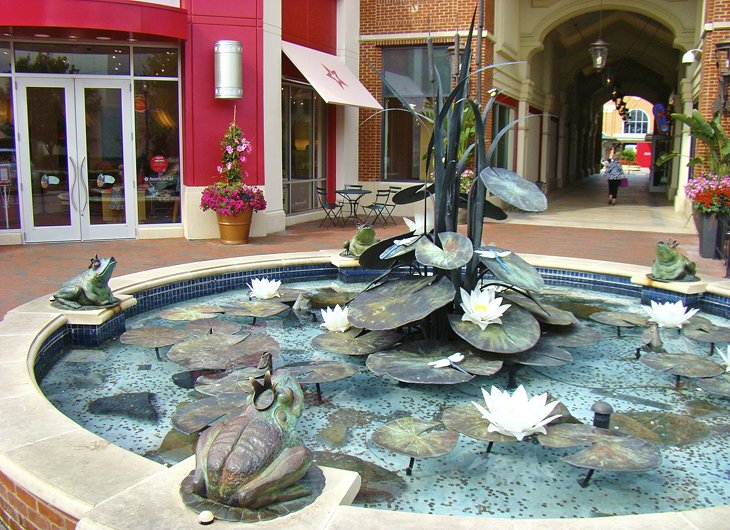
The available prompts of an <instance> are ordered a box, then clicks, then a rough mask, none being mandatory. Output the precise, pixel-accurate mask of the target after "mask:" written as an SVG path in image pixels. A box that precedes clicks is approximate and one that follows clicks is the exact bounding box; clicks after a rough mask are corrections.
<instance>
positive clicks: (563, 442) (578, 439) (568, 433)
mask: <svg viewBox="0 0 730 530" xmlns="http://www.w3.org/2000/svg"><path fill="white" fill-rule="evenodd" d="M545 430H546V433H545V434H538V435H537V440H538V442H540V445H544V446H545V447H551V448H553V449H564V448H566V447H576V446H579V445H588V444H592V443H595V442H597V441H599V440H601V439H602V438H605V437H610V436H614V434H613V433H612V432H611V431H609V430H607V429H600V428H598V427H593V426H592V425H584V424H579V423H559V424H552V425H548V426H547V427H546V428H545Z"/></svg>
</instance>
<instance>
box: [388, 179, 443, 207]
mask: <svg viewBox="0 0 730 530" xmlns="http://www.w3.org/2000/svg"><path fill="white" fill-rule="evenodd" d="M433 190H434V184H433V183H431V184H429V185H428V186H426V187H425V189H424V185H423V184H417V185H416V186H409V187H407V188H405V189H402V190H400V191H399V192H398V193H396V194H395V195H393V198H392V201H393V204H412V203H414V202H418V201H422V200H423V199H424V198H426V196H427V195H430V194H432V193H433Z"/></svg>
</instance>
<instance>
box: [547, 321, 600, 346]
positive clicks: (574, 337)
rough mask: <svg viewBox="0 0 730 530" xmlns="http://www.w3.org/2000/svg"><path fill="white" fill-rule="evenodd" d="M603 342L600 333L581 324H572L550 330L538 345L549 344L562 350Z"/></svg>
mask: <svg viewBox="0 0 730 530" xmlns="http://www.w3.org/2000/svg"><path fill="white" fill-rule="evenodd" d="M602 340H603V337H602V336H601V332H600V331H598V330H597V329H593V328H589V327H588V326H585V325H583V324H580V323H579V324H573V325H571V326H564V327H559V328H550V329H549V330H547V331H546V332H545V333H544V334H543V336H542V338H541V339H540V344H546V345H547V344H549V345H551V346H558V347H563V348H579V347H581V346H592V345H593V344H598V343H599V342H601V341H602Z"/></svg>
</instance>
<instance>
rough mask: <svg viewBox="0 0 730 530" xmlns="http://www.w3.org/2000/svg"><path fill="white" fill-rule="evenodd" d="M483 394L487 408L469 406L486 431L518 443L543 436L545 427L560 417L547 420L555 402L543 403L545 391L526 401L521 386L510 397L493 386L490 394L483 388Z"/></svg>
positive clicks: (555, 416) (477, 405)
mask: <svg viewBox="0 0 730 530" xmlns="http://www.w3.org/2000/svg"><path fill="white" fill-rule="evenodd" d="M482 394H483V395H484V403H485V404H486V405H487V408H484V407H482V406H481V405H480V404H479V403H476V402H474V401H472V402H471V403H472V405H474V406H475V407H476V408H477V410H478V411H479V412H480V413H481V415H482V416H483V417H484V419H485V420H487V421H488V422H489V427H487V430H488V431H489V432H498V433H499V434H504V435H505V436H514V437H515V438H517V440H520V441H521V440H522V439H523V438H524V437H525V436H530V435H531V434H534V433H536V432H539V433H542V434H545V425H547V424H548V423H550V422H551V421H553V420H554V419H556V418H559V417H560V416H561V415H560V414H555V415H553V416H550V417H548V414H550V413H551V412H552V411H553V409H554V408H555V405H557V404H558V401H552V402H550V403H546V402H547V392H546V393H544V394H540V395H539V396H534V397H532V398H529V397H528V395H527V391H526V390H525V387H523V386H522V385H520V386H519V387H518V388H517V390H515V392H514V394H512V395H511V396H510V395H509V392H507V391H506V390H505V391H504V392H502V391H500V390H499V389H498V388H497V387H495V386H492V392H491V393H488V392H487V391H486V390H485V389H484V388H482Z"/></svg>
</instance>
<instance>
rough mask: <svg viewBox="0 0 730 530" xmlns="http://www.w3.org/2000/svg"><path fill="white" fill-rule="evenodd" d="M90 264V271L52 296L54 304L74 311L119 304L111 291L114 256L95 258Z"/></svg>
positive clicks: (72, 279)
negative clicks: (110, 279) (110, 282)
mask: <svg viewBox="0 0 730 530" xmlns="http://www.w3.org/2000/svg"><path fill="white" fill-rule="evenodd" d="M90 262H91V263H90V264H89V268H88V269H86V270H85V271H84V272H82V273H81V274H77V275H76V276H74V277H73V278H71V279H69V280H66V281H65V282H63V283H62V284H61V288H60V289H59V290H58V291H56V292H55V293H53V295H52V296H51V301H52V302H56V304H58V305H61V306H64V307H70V308H72V309H79V308H93V307H107V306H112V305H114V304H116V303H117V302H118V300H117V299H116V298H114V295H113V294H112V291H111V289H109V278H111V276H112V272H114V267H115V266H116V265H117V260H115V259H114V256H112V257H111V258H99V256H94V257H93V258H91V260H90Z"/></svg>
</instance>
